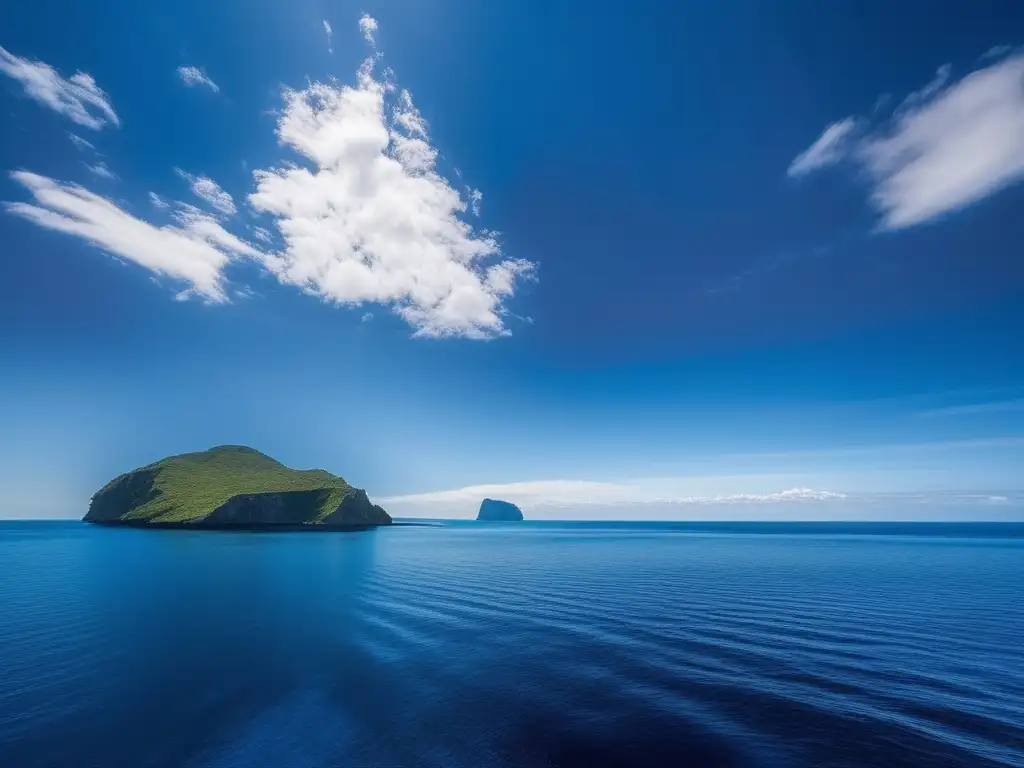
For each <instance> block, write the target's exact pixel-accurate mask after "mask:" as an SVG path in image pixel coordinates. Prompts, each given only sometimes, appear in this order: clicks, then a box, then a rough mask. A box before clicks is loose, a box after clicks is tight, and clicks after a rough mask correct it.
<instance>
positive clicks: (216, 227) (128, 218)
mask: <svg viewBox="0 0 1024 768" xmlns="http://www.w3.org/2000/svg"><path fill="white" fill-rule="evenodd" d="M11 178H12V179H14V180H15V181H17V182H18V183H19V184H22V185H23V186H24V187H26V188H27V189H28V190H29V192H31V193H32V196H33V197H34V198H35V204H30V203H5V207H6V209H7V211H8V212H10V213H13V214H14V215H16V216H21V217H22V218H25V219H28V220H29V221H32V222H35V223H36V224H39V225H40V226H43V227H46V228H48V229H53V230H57V231H59V232H65V233H67V234H70V235H74V236H76V237H79V238H81V239H83V240H85V241H87V242H89V243H91V244H93V245H95V246H97V247H98V248H101V249H103V250H105V251H107V252H108V253H111V254H114V255H115V256H119V257H122V258H124V259H127V260H129V261H132V262H135V263H136V264H139V265H141V266H143V267H145V268H147V269H149V270H152V271H153V272H156V273H157V274H161V275H167V276H168V277H172V278H176V279H179V280H182V281H184V282H186V283H187V284H188V285H189V286H190V287H189V290H190V291H194V292H195V293H196V294H198V295H201V296H203V297H205V298H206V299H208V300H210V301H215V302H220V301H225V300H226V294H225V292H224V289H223V270H224V267H225V265H226V264H227V263H228V261H229V260H230V259H231V258H233V257H235V256H248V257H250V258H255V257H257V256H258V255H259V254H258V253H257V252H256V250H255V249H254V248H253V247H252V246H251V245H249V244H248V243H245V242H243V241H241V240H239V239H238V238H237V237H235V236H234V235H232V234H231V233H230V232H227V231H226V230H225V229H224V228H223V227H221V225H220V224H219V223H218V222H217V221H216V220H215V219H214V218H213V217H211V216H209V215H206V214H203V213H202V212H201V211H198V210H196V209H192V210H185V211H183V212H180V213H178V215H177V221H178V224H179V226H164V227H155V226H153V225H152V224H149V223H148V222H145V221H143V220H141V219H138V218H136V217H134V216H132V215H131V214H129V213H126V212H125V211H123V210H122V209H121V208H119V207H118V206H116V205H115V204H114V203H112V202H111V201H110V200H107V199H106V198H103V197H100V196H99V195H97V194H94V193H93V192H90V191H89V190H87V189H84V188H83V187H80V186H78V185H76V184H68V183H64V182H60V181H55V180H54V179H50V178H47V177H45V176H40V175H38V174H35V173H28V172H26V171H16V172H14V173H12V174H11Z"/></svg>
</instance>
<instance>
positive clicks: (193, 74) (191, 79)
mask: <svg viewBox="0 0 1024 768" xmlns="http://www.w3.org/2000/svg"><path fill="white" fill-rule="evenodd" d="M178 77H180V78H181V82H183V83H184V84H185V85H187V86H188V87H189V88H193V87H195V86H197V85H203V86H206V87H207V88H209V89H210V90H211V91H213V92H214V93H220V86H219V85H217V84H216V83H215V82H213V80H211V79H210V77H209V75H207V74H206V73H205V72H204V71H203V70H202V69H200V68H199V67H178Z"/></svg>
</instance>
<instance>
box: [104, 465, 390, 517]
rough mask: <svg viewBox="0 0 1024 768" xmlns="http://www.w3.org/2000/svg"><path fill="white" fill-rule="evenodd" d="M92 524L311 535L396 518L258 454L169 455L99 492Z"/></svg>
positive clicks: (319, 476)
mask: <svg viewBox="0 0 1024 768" xmlns="http://www.w3.org/2000/svg"><path fill="white" fill-rule="evenodd" d="M85 519H86V521H87V522H90V523H104V524H108V525H135V526H146V527H183V528H281V527H287V526H293V527H301V528H303V529H306V530H312V529H317V528H320V529H328V528H352V527H363V526H369V525H388V524H389V523H390V522H391V516H390V515H388V513H387V512H385V511H384V510H383V509H381V508H380V507H379V506H377V505H376V504H374V503H372V502H371V501H370V499H369V498H368V497H367V495H366V492H365V491H362V490H360V489H359V488H353V487H352V486H350V485H349V484H348V483H347V482H345V481H344V480H343V479H342V478H340V477H338V476H337V475H332V474H331V473H330V472H326V471H325V470H322V469H308V470H295V469H290V468H289V467H286V466H284V465H283V464H281V463H280V462H278V461H275V460H274V459H272V458H270V457H269V456H266V455H264V454H262V453H260V452H259V451H257V450H254V449H252V448H247V447H245V446H239V445H222V446H219V447H217V448H211V449H210V450H208V451H201V452H199V453H186V454H182V455H180V456H170V457H168V458H166V459H161V460H160V461H157V462H155V463H153V464H149V465H148V466H145V467H141V468H139V469H136V470H133V471H131V472H127V473H125V474H123V475H121V476H120V477H116V478H114V479H113V480H111V481H110V482H109V483H107V484H106V485H105V486H104V487H103V488H101V489H100V490H99V491H97V493H96V495H95V496H93V498H92V503H91V504H90V506H89V512H88V513H87V514H86V516H85Z"/></svg>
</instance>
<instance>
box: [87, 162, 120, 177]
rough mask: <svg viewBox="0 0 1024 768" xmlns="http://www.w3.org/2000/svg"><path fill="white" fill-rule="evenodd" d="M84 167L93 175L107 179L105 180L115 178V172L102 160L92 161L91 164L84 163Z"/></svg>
mask: <svg viewBox="0 0 1024 768" xmlns="http://www.w3.org/2000/svg"><path fill="white" fill-rule="evenodd" d="M85 167H86V168H88V169H89V172H90V173H92V174H93V175H94V176H99V177H100V178H101V179H107V181H116V180H117V174H116V173H114V172H113V171H112V170H110V168H108V167H107V164H106V163H104V162H102V161H101V162H98V163H93V164H92V165H90V164H89V163H86V164H85Z"/></svg>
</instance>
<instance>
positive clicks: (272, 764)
mask: <svg viewBox="0 0 1024 768" xmlns="http://www.w3.org/2000/svg"><path fill="white" fill-rule="evenodd" d="M0 765H2V766H17V767H18V768H33V767H35V766H39V767H41V768H42V767H45V768H53V767H56V766H76V767H78V766H103V768H113V767H116V766H140V767H142V766H153V767H162V766H211V767H216V768H220V767H226V766H267V767H268V768H290V767H293V766H294V767H295V768H302V767H305V766H466V767H467V768H482V767H485V766H499V765H515V766H520V765H521V766H563V765H588V766H602V765H604V766H620V765H621V766H637V765H658V766H668V765H695V766H718V765H722V766H856V765H871V766H894V767H895V766H929V765H936V766H1022V765H1024V527H1022V526H989V527H985V526H980V527H979V526H936V527H930V528H929V527H923V528H922V527H920V526H898V527H884V526H872V525H867V526H832V527H830V526H801V525H790V526H783V527H771V526H768V527H765V526H742V525H739V526H736V525H732V526H730V525H718V526H714V525H712V526H693V525H685V524H684V525H661V524H646V525H622V524H571V523H570V524H551V523H549V524H543V523H536V524H531V523H525V524H518V525H495V524H475V523H454V524H446V525H441V526H436V527H394V528H391V529H384V530H376V531H369V532H364V533H354V534H351V533H346V534H342V533H327V534H305V533H265V534H252V533H248V534H247V533H237V534H236V533H213V532H210V533H202V532H186V531H144V530H118V529H109V528H94V527H90V526H87V525H85V524H80V523H2V524H0Z"/></svg>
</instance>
